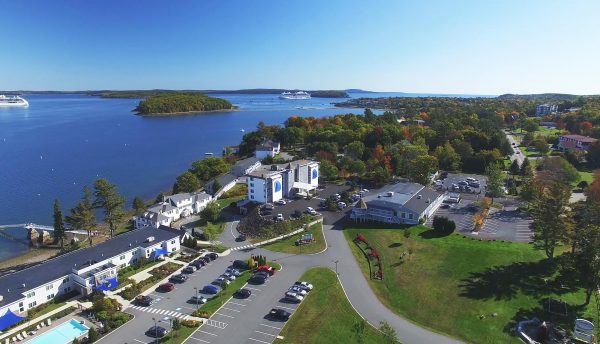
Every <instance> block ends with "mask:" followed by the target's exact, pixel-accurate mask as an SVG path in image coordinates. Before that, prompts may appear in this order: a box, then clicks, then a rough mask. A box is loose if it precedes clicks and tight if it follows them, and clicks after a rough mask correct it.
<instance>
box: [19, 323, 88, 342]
mask: <svg viewBox="0 0 600 344" xmlns="http://www.w3.org/2000/svg"><path fill="white" fill-rule="evenodd" d="M89 329H90V328H89V327H87V326H85V325H83V324H80V323H79V321H77V320H75V319H71V321H67V322H66V323H64V324H62V325H60V326H58V327H57V328H54V329H52V330H50V331H48V332H46V333H44V334H42V335H39V336H37V337H35V338H33V339H32V340H30V341H28V342H26V343H27V344H48V343H52V344H67V343H70V342H71V341H72V340H73V339H75V338H78V337H80V336H81V335H83V334H84V333H86V332H87V331H88V330H89Z"/></svg>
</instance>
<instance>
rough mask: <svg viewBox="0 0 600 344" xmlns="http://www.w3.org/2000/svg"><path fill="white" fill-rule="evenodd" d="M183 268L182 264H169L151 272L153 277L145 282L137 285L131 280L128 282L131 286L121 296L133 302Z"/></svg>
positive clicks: (120, 293)
mask: <svg viewBox="0 0 600 344" xmlns="http://www.w3.org/2000/svg"><path fill="white" fill-rule="evenodd" d="M182 266H183V265H182V264H177V263H172V262H168V263H166V264H163V265H161V266H159V267H156V268H154V269H152V270H150V271H149V273H150V275H152V276H151V277H149V278H146V279H145V280H142V281H140V282H139V283H136V282H135V281H133V280H131V279H130V280H129V282H128V283H129V286H128V287H127V288H124V289H123V290H122V291H121V292H119V295H120V296H121V297H123V298H124V299H126V300H132V299H133V298H134V297H136V296H137V295H138V294H140V293H142V292H144V291H145V290H146V289H148V288H150V287H151V286H153V285H154V284H156V283H158V282H159V281H161V280H163V279H165V278H166V277H167V276H169V275H171V274H172V273H173V272H175V271H177V270H179V269H180V268H181V267H182Z"/></svg>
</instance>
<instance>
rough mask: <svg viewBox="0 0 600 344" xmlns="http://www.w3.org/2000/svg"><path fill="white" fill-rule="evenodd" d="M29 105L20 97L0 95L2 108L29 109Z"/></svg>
mask: <svg viewBox="0 0 600 344" xmlns="http://www.w3.org/2000/svg"><path fill="white" fill-rule="evenodd" d="M28 106H29V103H28V102H27V101H26V100H25V99H23V98H21V97H19V96H5V95H3V94H0V107H28Z"/></svg>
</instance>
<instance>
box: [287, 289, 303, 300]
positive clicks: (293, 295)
mask: <svg viewBox="0 0 600 344" xmlns="http://www.w3.org/2000/svg"><path fill="white" fill-rule="evenodd" d="M285 299H286V300H287V301H291V302H302V300H304V296H302V295H298V294H296V293H292V292H289V291H288V292H286V293H285Z"/></svg>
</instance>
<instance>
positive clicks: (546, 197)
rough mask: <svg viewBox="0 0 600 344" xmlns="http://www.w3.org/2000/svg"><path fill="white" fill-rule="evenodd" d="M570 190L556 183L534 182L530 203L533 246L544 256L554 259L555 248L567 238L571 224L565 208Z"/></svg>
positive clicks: (567, 204)
mask: <svg viewBox="0 0 600 344" xmlns="http://www.w3.org/2000/svg"><path fill="white" fill-rule="evenodd" d="M570 196H571V189H570V187H568V186H567V185H564V184H562V183H560V182H557V181H550V182H548V181H544V182H541V181H539V180H537V181H536V190H535V193H534V198H533V200H532V201H531V204H530V206H531V216H532V218H533V245H534V247H535V248H537V249H542V250H544V252H545V253H546V256H547V257H548V258H549V259H550V260H553V259H554V250H555V248H556V247H557V246H559V245H561V244H563V243H566V242H567V241H568V238H569V232H570V228H571V222H570V217H569V214H568V213H567V207H568V206H569V198H570Z"/></svg>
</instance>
